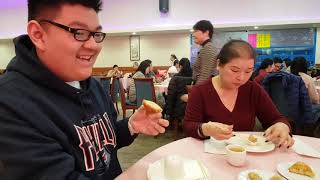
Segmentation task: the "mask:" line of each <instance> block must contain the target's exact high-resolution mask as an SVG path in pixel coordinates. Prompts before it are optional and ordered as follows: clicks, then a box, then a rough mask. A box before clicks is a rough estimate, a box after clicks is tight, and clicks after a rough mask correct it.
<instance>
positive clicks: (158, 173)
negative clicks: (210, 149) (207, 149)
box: [147, 157, 211, 180]
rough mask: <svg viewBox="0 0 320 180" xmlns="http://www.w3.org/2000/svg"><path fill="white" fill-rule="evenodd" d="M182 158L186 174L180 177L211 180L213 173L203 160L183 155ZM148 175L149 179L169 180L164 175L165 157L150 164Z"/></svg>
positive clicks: (192, 179)
mask: <svg viewBox="0 0 320 180" xmlns="http://www.w3.org/2000/svg"><path fill="white" fill-rule="evenodd" d="M181 160H182V161H183V167H184V172H185V175H184V177H181V178H179V179H183V180H195V179H201V180H211V175H210V173H209V171H208V169H207V168H206V167H205V166H204V164H203V163H202V162H200V161H198V160H193V159H187V158H184V157H181ZM147 175H148V179H149V180H168V179H167V178H166V177H165V175H164V159H160V160H158V161H156V162H154V163H152V164H150V165H149V168H148V172H147Z"/></svg>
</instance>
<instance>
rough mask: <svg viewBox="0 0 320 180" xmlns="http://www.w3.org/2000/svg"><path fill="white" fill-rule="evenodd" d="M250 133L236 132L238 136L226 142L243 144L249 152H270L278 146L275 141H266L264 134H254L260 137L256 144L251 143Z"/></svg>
mask: <svg viewBox="0 0 320 180" xmlns="http://www.w3.org/2000/svg"><path fill="white" fill-rule="evenodd" d="M249 136H250V134H236V136H233V137H231V138H230V139H228V140H227V141H226V142H227V143H228V144H236V145H240V146H243V147H244V148H245V149H246V150H247V151H248V152H261V153H262V152H269V151H272V150H274V148H275V147H276V146H275V145H274V144H273V143H271V142H268V143H266V142H265V141H266V138H265V137H263V136H258V135H254V136H255V137H257V138H258V142H257V144H256V145H250V143H249V142H248V137H249Z"/></svg>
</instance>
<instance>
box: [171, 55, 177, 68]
mask: <svg viewBox="0 0 320 180" xmlns="http://www.w3.org/2000/svg"><path fill="white" fill-rule="evenodd" d="M175 60H178V58H177V56H176V55H175V54H171V55H170V61H171V64H172V65H173V62H174V61H175Z"/></svg>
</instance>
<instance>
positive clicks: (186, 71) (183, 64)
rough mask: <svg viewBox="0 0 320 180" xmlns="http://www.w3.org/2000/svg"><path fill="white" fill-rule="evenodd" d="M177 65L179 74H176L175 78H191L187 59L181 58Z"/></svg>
mask: <svg viewBox="0 0 320 180" xmlns="http://www.w3.org/2000/svg"><path fill="white" fill-rule="evenodd" d="M179 65H180V66H181V67H180V68H182V69H180V71H179V73H177V74H176V75H177V76H184V77H191V76H192V69H191V65H190V61H189V59H188V58H181V59H180V61H179Z"/></svg>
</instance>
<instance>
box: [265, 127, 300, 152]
mask: <svg viewBox="0 0 320 180" xmlns="http://www.w3.org/2000/svg"><path fill="white" fill-rule="evenodd" d="M264 136H265V137H266V139H267V141H271V142H273V143H274V144H276V145H277V146H278V147H281V146H282V147H287V148H289V147H291V146H292V145H293V144H294V139H293V138H292V137H291V136H290V128H289V126H288V125H286V124H285V123H282V122H278V123H276V124H274V125H272V126H270V127H269V128H268V129H267V130H266V131H265V133H264Z"/></svg>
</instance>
